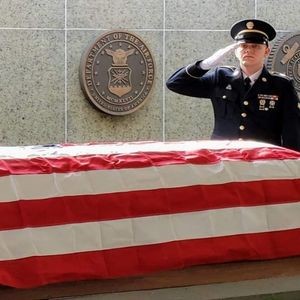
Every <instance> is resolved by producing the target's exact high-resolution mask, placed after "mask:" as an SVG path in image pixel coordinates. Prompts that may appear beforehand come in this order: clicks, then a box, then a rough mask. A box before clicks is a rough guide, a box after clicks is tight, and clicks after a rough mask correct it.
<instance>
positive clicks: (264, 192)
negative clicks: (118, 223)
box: [0, 179, 300, 230]
mask: <svg viewBox="0 0 300 300" xmlns="http://www.w3.org/2000/svg"><path fill="white" fill-rule="evenodd" d="M299 201H300V179H294V180H264V181H252V182H231V183H226V184H218V185H198V186H189V187H180V188H169V189H157V190H145V191H130V192H122V193H109V194H101V195H80V196H78V195H77V196H65V197H59V198H56V197H55V198H50V199H42V200H23V201H14V202H6V203H0V211H1V218H0V229H1V230H6V229H17V228H25V227H39V226H49V225H59V224H68V223H82V222H93V221H102V220H114V219H122V218H135V217H143V216H151V215H161V214H174V213H182V212H190V211H199V210H207V209H218V208H227V207H235V206H256V205H268V204H278V203H289V202H299Z"/></svg>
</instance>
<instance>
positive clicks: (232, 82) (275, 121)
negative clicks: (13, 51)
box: [167, 62, 300, 151]
mask: <svg viewBox="0 0 300 300" xmlns="http://www.w3.org/2000/svg"><path fill="white" fill-rule="evenodd" d="M199 64H200V62H197V63H195V64H194V65H189V66H187V67H185V68H182V69H180V70H178V71H177V72H175V73H174V74H173V75H172V76H171V77H170V78H169V79H168V81H167V87H168V88H169V89H170V90H172V91H174V92H176V93H179V94H182V95H187V96H192V97H199V98H210V99H211V101H212V105H213V109H214V117H215V125H214V130H213V134H212V139H250V140H256V141H264V142H267V143H271V144H274V145H279V146H284V147H287V148H291V149H294V150H297V151H300V102H299V99H298V95H297V92H296V90H295V88H294V86H293V82H292V80H291V79H290V78H289V77H287V76H285V75H283V74H279V73H272V72H269V71H268V70H267V69H266V68H265V67H264V68H263V70H262V73H261V75H260V76H259V78H258V79H257V80H256V81H255V83H254V84H253V86H252V87H251V88H250V89H249V90H248V91H247V90H246V89H245V85H244V80H243V76H242V73H241V70H240V69H239V68H235V67H218V68H216V69H212V70H210V71H207V70H203V69H201V67H200V66H199Z"/></svg>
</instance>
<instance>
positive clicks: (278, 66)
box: [267, 32, 300, 93]
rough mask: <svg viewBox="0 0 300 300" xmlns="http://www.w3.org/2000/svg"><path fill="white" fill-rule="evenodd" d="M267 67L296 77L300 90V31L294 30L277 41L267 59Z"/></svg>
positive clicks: (297, 86)
mask: <svg viewBox="0 0 300 300" xmlns="http://www.w3.org/2000/svg"><path fill="white" fill-rule="evenodd" d="M267 68H268V69H269V70H271V71H275V72H279V73H284V74H285V75H287V76H289V77H291V78H293V79H294V84H295V88H296V90H297V92H298V93H299V92H300V32H293V33H290V34H287V35H284V36H283V37H281V38H279V39H278V40H277V41H275V43H274V45H273V47H272V50H271V53H270V55H269V57H268V60H267Z"/></svg>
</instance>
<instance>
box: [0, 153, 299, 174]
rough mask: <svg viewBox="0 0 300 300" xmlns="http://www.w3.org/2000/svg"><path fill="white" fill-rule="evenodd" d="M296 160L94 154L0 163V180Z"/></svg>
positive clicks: (282, 155) (238, 155)
mask: <svg viewBox="0 0 300 300" xmlns="http://www.w3.org/2000/svg"><path fill="white" fill-rule="evenodd" d="M272 159H276V160H287V159H300V153H298V152H295V151H292V150H288V149H284V148H254V149H224V150H206V149H202V150H198V151H185V152H183V151H172V152H137V153H131V154H122V153H120V154H109V155H108V154H106V155H104V154H97V155H96V154H95V155H80V156H66V157H54V158H53V157H35V158H26V159H22V158H14V159H0V176H7V175H25V174H51V173H67V172H79V171H90V170H102V169H103V170H110V169H122V168H144V167H150V166H163V165H170V164H187V163H190V164H212V163H216V162H218V161H220V160H242V161H254V160H272Z"/></svg>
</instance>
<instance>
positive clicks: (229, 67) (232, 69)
mask: <svg viewBox="0 0 300 300" xmlns="http://www.w3.org/2000/svg"><path fill="white" fill-rule="evenodd" d="M221 68H226V69H229V70H231V71H235V70H236V67H234V66H222V67H221Z"/></svg>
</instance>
